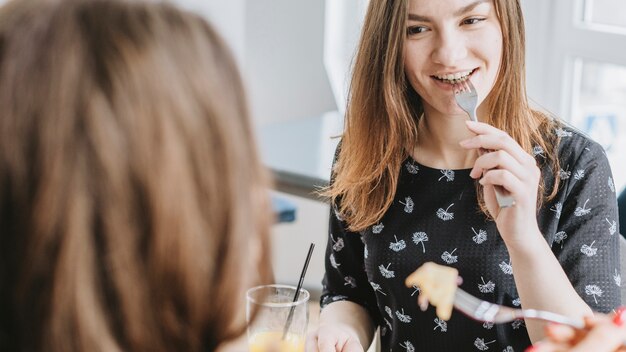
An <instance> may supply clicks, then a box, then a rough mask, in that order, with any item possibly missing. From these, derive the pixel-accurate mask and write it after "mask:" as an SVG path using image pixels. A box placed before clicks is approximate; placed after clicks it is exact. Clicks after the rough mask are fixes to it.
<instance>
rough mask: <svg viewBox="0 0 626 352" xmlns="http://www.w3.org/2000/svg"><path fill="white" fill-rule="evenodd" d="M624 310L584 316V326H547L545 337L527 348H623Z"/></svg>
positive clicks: (546, 351) (551, 351)
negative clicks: (581, 327)
mask: <svg viewBox="0 0 626 352" xmlns="http://www.w3.org/2000/svg"><path fill="white" fill-rule="evenodd" d="M625 312H626V310H624V309H623V308H622V309H620V310H619V311H618V313H617V315H615V316H608V315H596V316H595V317H588V318H585V329H582V330H575V329H573V328H571V327H568V326H563V325H549V326H548V327H547V328H546V336H547V339H546V340H545V341H542V342H540V343H538V344H536V345H535V346H533V347H531V348H529V349H528V350H527V351H532V352H561V351H568V352H570V351H571V352H587V351H594V352H615V351H620V352H624V351H626V348H624V346H623V344H624V342H625V341H626V326H625V325H624V323H625V320H624V319H626V314H625Z"/></svg>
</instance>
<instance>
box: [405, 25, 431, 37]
mask: <svg viewBox="0 0 626 352" xmlns="http://www.w3.org/2000/svg"><path fill="white" fill-rule="evenodd" d="M424 32H426V27H422V26H413V27H409V28H407V30H406V33H407V34H408V35H415V34H420V33H424Z"/></svg>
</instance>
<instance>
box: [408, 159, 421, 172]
mask: <svg viewBox="0 0 626 352" xmlns="http://www.w3.org/2000/svg"><path fill="white" fill-rule="evenodd" d="M406 171H408V172H409V173H410V174H413V175H416V174H417V173H418V172H419V171H420V167H419V165H417V164H415V163H413V162H412V161H409V162H408V163H406Z"/></svg>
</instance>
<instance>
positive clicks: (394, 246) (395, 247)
mask: <svg viewBox="0 0 626 352" xmlns="http://www.w3.org/2000/svg"><path fill="white" fill-rule="evenodd" d="M393 238H395V239H396V241H395V242H389V249H391V250H392V251H394V252H400V251H401V250H403V249H405V248H406V242H404V240H399V241H398V237H397V236H396V235H393Z"/></svg>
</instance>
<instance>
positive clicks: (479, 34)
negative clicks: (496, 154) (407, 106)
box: [404, 0, 502, 114]
mask: <svg viewBox="0 0 626 352" xmlns="http://www.w3.org/2000/svg"><path fill="white" fill-rule="evenodd" d="M405 44H406V45H405V59H404V69H405V72H406V74H407V77H408V79H409V82H410V83H411V85H412V86H413V89H415V91H416V92H417V93H418V94H419V95H420V96H421V97H422V102H423V104H424V108H425V110H426V111H427V112H428V111H429V110H433V109H434V110H437V111H439V112H441V113H444V114H463V111H462V110H461V109H460V108H459V107H458V106H457V105H456V103H455V100H454V93H453V85H452V81H450V79H457V80H458V79H461V80H463V79H470V80H471V82H472V83H473V84H474V86H475V87H476V90H477V91H478V97H479V99H480V100H479V103H481V102H482V101H483V100H484V98H485V97H486V96H487V95H488V94H489V92H490V91H491V88H492V87H493V85H494V82H495V80H496V76H497V75H498V69H499V67H500V61H501V59H502V29H501V27H500V23H499V21H498V18H497V16H496V11H495V8H494V4H493V1H492V0H409V18H408V24H407V35H406V42H405Z"/></svg>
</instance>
